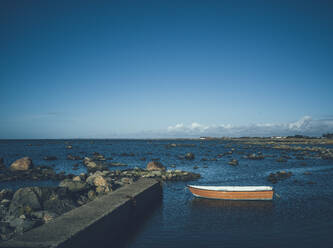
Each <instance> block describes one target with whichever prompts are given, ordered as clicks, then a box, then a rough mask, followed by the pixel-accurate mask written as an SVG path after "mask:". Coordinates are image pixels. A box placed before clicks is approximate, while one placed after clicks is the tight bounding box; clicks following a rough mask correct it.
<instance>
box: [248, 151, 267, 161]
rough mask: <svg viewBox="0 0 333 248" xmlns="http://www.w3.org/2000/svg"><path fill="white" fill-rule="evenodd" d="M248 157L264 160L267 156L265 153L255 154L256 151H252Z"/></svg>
mask: <svg viewBox="0 0 333 248" xmlns="http://www.w3.org/2000/svg"><path fill="white" fill-rule="evenodd" d="M247 158H248V159H251V160H262V159H264V158H265V157H264V155H262V154H255V153H252V154H249V155H248V156H247Z"/></svg>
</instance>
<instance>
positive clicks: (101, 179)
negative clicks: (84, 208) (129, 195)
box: [94, 176, 107, 187]
mask: <svg viewBox="0 0 333 248" xmlns="http://www.w3.org/2000/svg"><path fill="white" fill-rule="evenodd" d="M94 185H95V186H96V187H98V186H103V187H105V186H106V185H107V183H106V181H105V179H104V177H102V176H96V177H95V179H94Z"/></svg>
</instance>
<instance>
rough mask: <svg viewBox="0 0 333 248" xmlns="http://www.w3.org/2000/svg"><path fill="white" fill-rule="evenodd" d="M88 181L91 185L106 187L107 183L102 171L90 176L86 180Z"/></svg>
mask: <svg viewBox="0 0 333 248" xmlns="http://www.w3.org/2000/svg"><path fill="white" fill-rule="evenodd" d="M86 183H88V184H89V185H92V186H95V187H98V186H103V187H105V186H106V185H107V182H106V180H105V179H104V177H103V176H102V173H101V172H100V171H98V172H96V173H95V174H92V175H91V176H89V177H88V178H87V180H86Z"/></svg>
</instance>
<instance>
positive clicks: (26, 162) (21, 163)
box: [10, 157, 33, 171]
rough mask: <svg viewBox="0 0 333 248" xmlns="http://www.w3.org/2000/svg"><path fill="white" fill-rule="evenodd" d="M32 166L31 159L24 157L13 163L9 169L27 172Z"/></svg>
mask: <svg viewBox="0 0 333 248" xmlns="http://www.w3.org/2000/svg"><path fill="white" fill-rule="evenodd" d="M32 166H33V164H32V160H31V158H29V157H24V158H20V159H18V160H16V161H14V162H13V163H12V164H11V165H10V169H11V170H12V171H27V170H29V169H31V168H32Z"/></svg>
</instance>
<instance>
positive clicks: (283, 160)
mask: <svg viewBox="0 0 333 248" xmlns="http://www.w3.org/2000/svg"><path fill="white" fill-rule="evenodd" d="M276 162H279V163H285V162H287V159H285V158H283V157H280V158H278V159H277V160H276Z"/></svg>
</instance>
